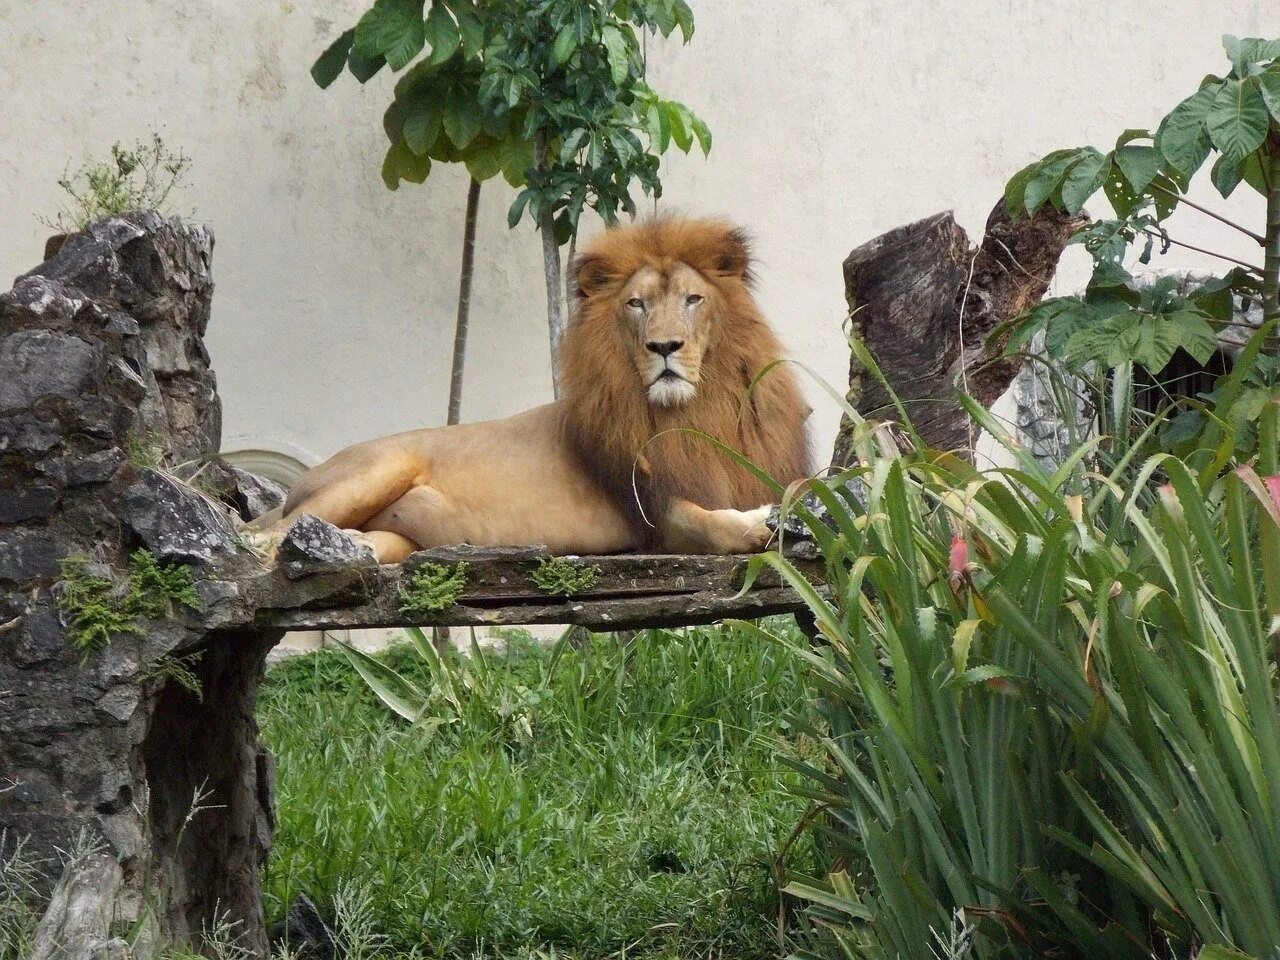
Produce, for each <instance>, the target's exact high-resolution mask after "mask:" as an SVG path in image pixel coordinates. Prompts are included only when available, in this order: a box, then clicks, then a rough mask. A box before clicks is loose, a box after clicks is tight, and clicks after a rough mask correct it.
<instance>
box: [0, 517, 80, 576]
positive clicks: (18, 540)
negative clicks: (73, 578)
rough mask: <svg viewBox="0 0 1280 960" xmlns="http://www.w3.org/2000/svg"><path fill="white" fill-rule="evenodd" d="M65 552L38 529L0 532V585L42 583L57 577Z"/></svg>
mask: <svg viewBox="0 0 1280 960" xmlns="http://www.w3.org/2000/svg"><path fill="white" fill-rule="evenodd" d="M67 553H68V551H67V550H66V549H65V547H63V546H62V545H61V544H59V542H58V541H57V539H56V538H55V537H54V536H53V535H52V534H50V533H48V532H46V531H44V530H38V529H31V530H28V529H23V528H21V527H18V528H16V529H13V530H0V581H4V580H12V581H15V582H18V583H22V582H25V581H31V580H43V579H48V578H51V577H55V576H57V574H58V562H59V561H60V560H61V559H62V558H63V557H64V556H66V555H67Z"/></svg>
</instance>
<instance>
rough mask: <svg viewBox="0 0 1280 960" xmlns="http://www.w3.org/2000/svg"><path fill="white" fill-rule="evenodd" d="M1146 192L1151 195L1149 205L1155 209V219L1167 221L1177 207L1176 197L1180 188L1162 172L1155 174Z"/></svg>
mask: <svg viewBox="0 0 1280 960" xmlns="http://www.w3.org/2000/svg"><path fill="white" fill-rule="evenodd" d="M1147 192H1148V193H1149V194H1150V195H1151V203H1152V206H1154V207H1155V211H1156V219H1157V220H1167V219H1168V218H1169V215H1170V214H1172V213H1173V211H1174V210H1176V209H1177V207H1178V197H1179V196H1180V195H1181V193H1182V188H1180V187H1179V186H1178V183H1177V181H1176V180H1174V178H1173V177H1171V176H1169V174H1168V173H1167V172H1163V171H1162V172H1160V173H1157V174H1156V175H1155V177H1154V178H1153V179H1152V180H1151V182H1150V183H1149V184H1147Z"/></svg>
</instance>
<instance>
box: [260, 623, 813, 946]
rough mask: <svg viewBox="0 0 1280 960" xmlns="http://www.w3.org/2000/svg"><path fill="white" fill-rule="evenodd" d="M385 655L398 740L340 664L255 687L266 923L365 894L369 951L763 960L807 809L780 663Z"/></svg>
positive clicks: (544, 652) (762, 655)
mask: <svg viewBox="0 0 1280 960" xmlns="http://www.w3.org/2000/svg"><path fill="white" fill-rule="evenodd" d="M779 629H781V627H779ZM428 646H429V644H428ZM377 659H378V660H380V661H381V663H382V664H383V666H385V667H386V668H388V670H390V671H391V672H393V673H395V674H396V675H398V676H400V677H401V678H402V679H403V680H404V681H405V682H406V683H411V684H413V685H414V686H415V687H416V688H418V689H419V690H422V691H427V692H428V697H429V698H430V703H429V705H428V709H427V710H426V711H425V714H424V720H426V721H434V722H424V723H422V724H420V725H418V726H409V725H406V724H405V723H404V721H402V720H401V719H399V718H398V717H397V716H396V715H395V714H393V713H391V712H389V711H388V710H387V709H386V707H385V705H384V704H383V703H382V702H381V701H380V699H379V697H378V696H377V695H376V694H375V693H374V692H373V691H372V690H370V689H369V688H368V686H367V685H366V684H365V683H364V682H363V681H362V679H361V678H360V677H359V676H358V675H357V674H356V673H355V671H353V670H352V669H351V666H350V664H349V663H348V662H346V661H345V660H344V658H343V657H341V656H338V655H335V654H332V653H320V654H317V655H314V656H309V657H304V658H297V659H294V660H291V661H288V662H286V663H283V664H281V665H279V666H277V667H275V668H273V669H272V670H271V671H270V672H269V673H268V675H267V681H266V684H265V685H264V688H263V691H262V696H261V700H260V708H259V719H260V721H261V723H262V727H263V736H264V738H265V740H266V742H267V743H268V744H269V745H270V748H271V750H272V753H273V754H274V755H275V756H276V758H277V760H278V769H279V781H278V789H279V806H278V811H279V818H280V822H279V826H278V828H277V830H276V833H275V837H274V841H273V847H272V855H271V858H270V859H269V861H268V863H267V866H266V873H265V876H264V889H265V893H266V903H267V910H268V913H269V915H274V916H280V915H282V914H283V912H284V910H285V909H286V908H287V906H288V904H289V903H290V902H291V901H292V900H293V898H294V897H295V896H296V895H297V893H299V892H301V891H306V892H307V893H308V894H309V895H310V896H312V897H313V898H314V899H315V900H316V901H317V903H318V904H319V906H320V908H321V910H322V912H324V913H325V914H326V915H331V913H332V912H333V910H334V903H335V900H339V899H340V898H341V897H342V896H343V893H344V891H347V892H352V891H354V892H358V895H359V898H360V900H361V901H362V902H363V903H364V904H365V906H366V909H367V911H368V917H367V923H366V926H367V928H368V929H371V930H373V931H377V932H378V933H379V934H382V935H384V936H386V937H387V938H389V942H388V944H387V946H386V948H385V949H384V951H383V954H382V955H385V956H422V957H439V958H458V960H464V958H465V960H473V958H484V957H503V958H505V957H522V958H526V960H532V958H534V957H543V956H553V955H554V956H559V957H565V958H573V957H580V958H583V960H587V958H590V960H598V958H601V957H606V956H619V957H621V956H627V957H631V958H637V960H639V958H654V960H657V958H663V960H671V958H676V957H710V956H724V957H740V958H743V960H751V958H762V960H763V958H772V957H776V956H777V955H778V952H779V944H778V940H777V931H776V926H777V922H778V899H777V892H776V889H775V887H774V885H773V881H772V870H773V864H774V861H775V858H776V857H777V856H778V855H779V852H780V851H781V850H783V849H784V848H785V847H786V843H787V839H788V836H789V834H790V833H791V831H792V828H793V827H794V825H795V823H796V821H797V820H798V818H799V817H800V815H801V812H802V810H803V805H804V802H803V801H802V800H801V799H799V798H798V797H797V796H796V795H795V794H794V793H793V792H792V791H793V790H794V789H796V788H797V787H798V786H799V785H800V778H799V776H798V775H796V774H795V773H793V772H791V771H790V770H789V769H788V768H787V767H786V766H785V762H786V761H788V760H791V759H797V758H801V757H807V756H808V757H812V756H815V755H816V754H817V749H818V748H817V746H816V744H814V743H813V742H811V741H810V740H809V739H808V738H806V737H798V736H796V734H795V732H794V729H793V728H792V726H791V725H790V724H789V723H788V722H787V721H786V719H784V718H786V717H788V716H791V715H795V714H800V715H801V716H803V715H805V714H807V713H808V712H809V708H808V697H809V695H810V692H809V691H808V690H807V688H806V687H805V685H804V683H803V682H802V681H801V679H800V671H799V669H798V667H797V664H796V662H795V661H794V660H793V659H792V658H791V657H790V656H788V655H787V654H786V653H785V652H784V651H782V650H780V649H778V648H777V647H776V646H771V645H764V644H760V643H758V642H757V641H756V640H755V638H754V637H753V636H751V635H749V634H747V633H745V632H743V631H739V630H733V629H715V630H689V631H680V632H672V631H651V632H645V633H643V634H641V635H640V636H638V637H637V638H636V639H635V641H634V642H633V643H631V644H628V645H627V646H625V647H624V646H621V645H619V643H618V642H617V640H616V638H614V637H611V636H599V637H593V638H592V639H591V640H590V642H589V643H588V644H587V645H586V646H585V647H584V648H582V649H576V648H574V647H573V646H570V645H569V644H567V643H563V644H561V645H559V646H558V647H557V648H554V649H549V648H546V647H542V646H538V645H535V644H534V643H533V642H532V641H530V640H528V639H527V638H524V637H522V636H521V635H520V634H516V633H513V634H511V635H510V636H509V638H508V640H507V649H506V651H505V652H504V653H495V652H493V651H483V652H481V651H473V653H472V655H471V656H470V657H466V658H463V657H458V656H456V655H454V654H449V655H447V656H446V657H445V658H443V659H442V660H440V661H439V662H437V661H436V659H435V657H434V655H432V654H428V653H426V652H425V651H423V650H420V649H415V648H414V647H396V648H393V649H392V650H391V651H389V652H387V653H386V654H385V655H382V656H379V657H378V658H377ZM446 685H447V686H448V688H449V689H451V690H452V691H453V693H454V694H456V702H451V701H450V699H449V696H446V694H445V693H443V692H441V691H442V688H444V687H446ZM450 695H453V694H450ZM421 706H422V704H419V707H421ZM779 757H781V758H782V760H783V762H782V763H779ZM726 812H731V815H728V816H726ZM812 852H813V845H812V842H811V841H810V840H809V839H808V838H802V839H800V840H799V841H798V842H797V843H796V844H795V845H794V846H793V847H791V848H790V852H789V857H790V858H791V861H792V862H793V863H795V865H796V866H797V868H798V869H801V870H810V869H812V863H811V861H812ZM339 927H340V929H342V930H343V931H344V932H345V931H346V930H347V929H348V928H347V924H346V923H340V924H339Z"/></svg>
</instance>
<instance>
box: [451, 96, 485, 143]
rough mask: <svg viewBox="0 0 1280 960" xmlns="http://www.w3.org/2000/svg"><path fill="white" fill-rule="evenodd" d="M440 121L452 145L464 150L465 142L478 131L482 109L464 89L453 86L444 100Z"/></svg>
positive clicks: (471, 138) (469, 140) (470, 139)
mask: <svg viewBox="0 0 1280 960" xmlns="http://www.w3.org/2000/svg"><path fill="white" fill-rule="evenodd" d="M441 122H442V123H443V124H444V132H445V133H447V134H448V135H449V139H450V140H451V141H452V142H453V145H454V146H455V147H457V148H458V149H459V150H465V149H466V147H467V144H469V143H470V142H471V141H472V140H474V139H475V138H476V134H478V133H479V132H480V127H481V125H482V124H483V123H484V110H483V108H482V107H481V106H480V104H479V103H477V102H476V99H475V97H473V96H470V95H469V94H468V92H467V91H466V90H464V89H462V88H461V87H454V88H453V89H452V90H450V91H449V96H448V97H447V98H446V100H445V109H444V114H443V116H442V117H441Z"/></svg>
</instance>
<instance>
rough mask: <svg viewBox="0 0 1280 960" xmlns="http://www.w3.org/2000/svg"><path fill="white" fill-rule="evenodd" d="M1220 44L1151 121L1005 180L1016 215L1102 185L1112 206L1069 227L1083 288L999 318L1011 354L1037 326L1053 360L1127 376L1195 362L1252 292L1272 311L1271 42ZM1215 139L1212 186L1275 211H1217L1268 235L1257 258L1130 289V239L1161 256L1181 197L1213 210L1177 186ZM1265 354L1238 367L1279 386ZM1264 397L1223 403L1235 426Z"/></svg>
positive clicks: (1080, 197)
mask: <svg viewBox="0 0 1280 960" xmlns="http://www.w3.org/2000/svg"><path fill="white" fill-rule="evenodd" d="M1223 43H1224V46H1225V48H1226V52H1227V55H1228V57H1229V58H1230V60H1231V64H1232V66H1231V71H1230V73H1229V74H1228V75H1227V76H1226V77H1217V76H1212V75H1211V76H1208V77H1206V78H1205V79H1204V81H1203V82H1202V83H1201V85H1200V89H1199V90H1197V91H1196V92H1195V93H1193V94H1192V95H1191V96H1189V97H1187V98H1186V99H1185V100H1183V101H1182V102H1181V103H1179V104H1178V105H1177V106H1176V107H1174V109H1173V110H1172V111H1170V113H1169V115H1168V116H1166V117H1165V118H1164V119H1163V120H1162V121H1161V122H1160V124H1159V126H1158V127H1157V129H1156V131H1155V133H1151V132H1150V131H1148V130H1139V129H1133V130H1126V131H1125V132H1124V133H1123V134H1121V135H1120V137H1119V138H1118V139H1117V141H1116V145H1115V147H1114V149H1112V150H1111V151H1110V152H1108V153H1106V154H1104V153H1102V152H1101V151H1099V150H1097V149H1096V148H1094V147H1081V148H1078V149H1068V150H1057V151H1054V152H1053V153H1050V154H1049V155H1048V156H1046V157H1044V158H1043V159H1041V160H1038V161H1036V162H1035V163H1032V164H1030V165H1028V166H1027V167H1025V168H1024V169H1022V170H1021V171H1019V172H1018V173H1017V174H1015V175H1014V176H1013V178H1012V179H1010V181H1009V183H1008V186H1007V187H1006V188H1005V201H1006V204H1007V206H1008V210H1009V213H1010V214H1011V215H1014V216H1018V215H1022V214H1034V213H1036V212H1037V211H1038V210H1039V209H1040V208H1041V207H1043V206H1044V205H1046V204H1049V205H1052V206H1053V207H1055V208H1057V209H1059V210H1061V211H1064V212H1066V213H1077V212H1079V211H1080V210H1081V209H1083V207H1084V205H1085V203H1086V202H1087V201H1088V200H1089V199H1090V198H1091V197H1093V196H1094V195H1095V194H1096V193H1097V192H1098V191H1099V190H1101V191H1102V192H1103V193H1104V194H1105V195H1106V197H1107V199H1108V201H1109V202H1110V204H1111V207H1112V209H1113V210H1114V211H1115V218H1114V219H1104V220H1098V221H1094V222H1092V223H1089V224H1088V225H1086V226H1084V227H1082V228H1081V229H1080V230H1079V231H1078V232H1077V234H1076V235H1075V236H1074V237H1072V240H1071V242H1073V243H1079V244H1082V245H1083V246H1084V247H1085V249H1086V250H1088V252H1089V253H1090V254H1091V255H1092V257H1093V260H1094V271H1093V278H1092V280H1091V281H1090V283H1089V286H1088V288H1087V290H1086V291H1085V293H1084V294H1082V295H1080V296H1075V297H1061V298H1056V299H1053V300H1047V301H1044V302H1042V303H1040V304H1037V305H1036V306H1035V307H1033V308H1032V309H1030V310H1029V311H1027V312H1026V313H1024V314H1023V315H1022V316H1021V317H1018V318H1017V319H1016V320H1014V321H1013V322H1011V324H1009V325H1008V327H1006V328H1004V329H1002V330H1001V331H1000V335H1002V336H1003V335H1009V336H1010V340H1009V347H1008V349H1009V350H1010V351H1011V352H1012V351H1015V350H1018V349H1021V348H1022V347H1023V346H1024V345H1025V344H1026V343H1027V342H1028V341H1029V340H1030V339H1031V337H1032V336H1034V335H1035V334H1036V333H1038V332H1041V331H1043V332H1044V334H1045V345H1046V352H1047V353H1048V355H1049V357H1050V358H1051V359H1054V360H1061V361H1064V362H1065V363H1066V365H1067V366H1068V367H1069V368H1070V369H1072V370H1074V371H1077V372H1079V371H1082V370H1083V369H1085V368H1086V367H1089V366H1090V365H1097V366H1099V367H1101V368H1104V369H1110V370H1118V371H1120V374H1119V375H1120V376H1121V378H1122V379H1123V378H1126V377H1128V376H1129V372H1130V368H1131V365H1133V364H1137V365H1139V366H1142V367H1145V368H1146V369H1147V370H1149V371H1151V372H1152V373H1157V372H1159V370H1160V369H1161V368H1162V367H1164V366H1165V365H1166V364H1167V363H1168V362H1169V360H1170V359H1171V358H1172V356H1173V354H1174V352H1175V351H1176V350H1178V349H1182V350H1184V351H1186V352H1187V353H1188V354H1190V355H1191V356H1192V357H1194V358H1196V359H1197V360H1199V361H1201V362H1202V363H1203V362H1204V361H1205V360H1207V359H1208V356H1209V355H1210V354H1211V353H1212V352H1213V350H1214V348H1215V345H1216V332H1215V328H1216V327H1220V326H1224V325H1226V324H1229V323H1231V322H1232V321H1233V320H1234V319H1235V318H1234V315H1233V308H1234V305H1235V302H1236V301H1242V302H1247V301H1250V300H1259V299H1260V300H1261V302H1262V305H1263V311H1264V316H1265V318H1266V319H1268V320H1270V319H1273V318H1276V317H1280V235H1278V232H1280V55H1278V53H1280V41H1264V40H1256V39H1246V40H1240V39H1238V38H1236V37H1231V36H1228V37H1224V38H1223ZM1215 151H1216V152H1217V153H1218V159H1217V161H1216V162H1215V163H1214V165H1213V169H1212V171H1211V173H1210V178H1211V179H1212V181H1213V184H1214V186H1215V187H1216V188H1217V190H1218V192H1219V193H1220V194H1221V195H1222V196H1223V197H1224V198H1225V197H1229V196H1230V195H1231V194H1232V193H1233V192H1234V190H1235V189H1236V187H1237V186H1238V185H1239V184H1240V183H1242V182H1243V183H1246V184H1247V185H1248V186H1250V187H1251V188H1252V189H1254V190H1257V191H1258V192H1259V193H1261V194H1263V195H1264V196H1266V197H1267V198H1268V210H1269V211H1271V210H1274V211H1275V213H1274V215H1272V214H1269V215H1268V217H1267V221H1266V226H1265V228H1264V229H1266V230H1267V231H1269V232H1268V233H1267V235H1266V236H1263V235H1262V234H1260V233H1254V232H1251V231H1249V230H1248V229H1246V228H1244V227H1240V226H1239V225H1237V224H1233V223H1231V222H1230V221H1227V220H1225V218H1222V217H1219V218H1218V219H1220V220H1223V222H1226V223H1228V224H1229V225H1231V226H1233V227H1236V229H1238V230H1240V231H1241V232H1243V233H1246V234H1248V235H1249V236H1250V237H1252V238H1253V239H1254V240H1256V241H1258V242H1259V243H1260V244H1261V245H1262V246H1263V247H1264V249H1265V256H1264V263H1263V266H1262V267H1261V268H1258V267H1253V266H1250V265H1249V264H1247V263H1241V264H1240V266H1239V267H1237V268H1236V269H1234V270H1232V271H1231V272H1230V273H1227V274H1226V275H1225V276H1222V277H1219V278H1215V279H1213V280H1211V281H1210V282H1209V283H1207V284H1205V285H1204V286H1202V287H1201V288H1200V289H1199V290H1198V291H1195V292H1192V293H1191V294H1189V295H1186V296H1181V295H1178V294H1176V292H1175V290H1174V287H1175V286H1176V281H1174V280H1171V279H1162V280H1160V281H1158V282H1157V283H1156V284H1155V285H1154V286H1152V287H1150V288H1149V289H1148V290H1144V291H1140V290H1138V289H1137V288H1136V285H1135V283H1134V281H1133V278H1132V277H1131V276H1130V275H1129V273H1128V272H1127V271H1126V270H1125V268H1124V266H1123V261H1124V259H1125V257H1126V255H1127V254H1128V253H1129V250H1130V248H1131V247H1132V246H1133V245H1134V244H1136V243H1138V242H1139V241H1141V244H1142V247H1141V252H1140V254H1139V256H1138V260H1139V262H1141V263H1143V264H1147V263H1149V262H1150V261H1151V257H1152V254H1153V251H1154V250H1155V249H1156V246H1157V244H1158V245H1159V250H1160V252H1161V253H1162V254H1163V253H1165V252H1167V251H1168V249H1169V247H1170V245H1171V244H1176V243H1179V241H1178V240H1176V239H1174V238H1172V237H1170V235H1169V233H1168V231H1167V230H1166V229H1165V227H1164V221H1165V220H1166V219H1167V218H1168V216H1169V215H1170V214H1171V213H1172V212H1173V211H1174V209H1176V208H1177V207H1178V206H1179V205H1180V204H1189V205H1190V206H1193V207H1196V209H1197V210H1200V211H1201V212H1203V213H1206V214H1208V215H1210V216H1216V214H1213V213H1212V211H1206V210H1203V208H1199V207H1198V206H1197V205H1195V204H1193V203H1191V202H1190V201H1188V200H1187V199H1186V196H1185V193H1186V191H1187V189H1188V187H1189V185H1190V181H1191V178H1192V177H1193V176H1194V175H1195V174H1196V172H1197V171H1198V170H1200V169H1201V167H1202V166H1203V165H1204V163H1205V162H1206V160H1208V158H1209V156H1210V155H1211V154H1213V153H1214V152H1215ZM1273 181H1275V182H1274V183H1273ZM1273 188H1274V189H1273ZM1193 249H1194V246H1193ZM1202 252H1206V253H1209V254H1210V255H1214V256H1216V255H1215V254H1213V253H1212V251H1202ZM1224 259H1227V260H1232V259H1234V258H1231V257H1225V258H1224ZM1237 262H1239V261H1237ZM1272 354H1273V355H1271V356H1267V355H1261V354H1259V355H1257V356H1256V357H1255V358H1254V360H1253V363H1254V366H1253V367H1252V368H1251V369H1250V370H1248V371H1246V373H1245V374H1244V375H1245V376H1247V377H1248V378H1249V379H1250V380H1251V381H1252V382H1253V384H1254V386H1255V387H1256V388H1257V390H1258V391H1259V392H1258V394H1256V395H1257V396H1261V397H1265V396H1267V395H1269V394H1270V393H1272V392H1273V391H1274V389H1275V384H1276V382H1277V372H1276V359H1277V358H1276V356H1275V355H1274V354H1275V351H1272ZM1260 409H1261V405H1260V404H1256V405H1254V406H1253V409H1252V411H1246V409H1245V408H1244V407H1241V406H1233V408H1232V414H1233V416H1234V417H1235V418H1236V424H1237V425H1249V424H1251V423H1252V421H1253V420H1255V419H1256V415H1257V412H1258V411H1259V410H1260ZM1250 429H1252V427H1250Z"/></svg>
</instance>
